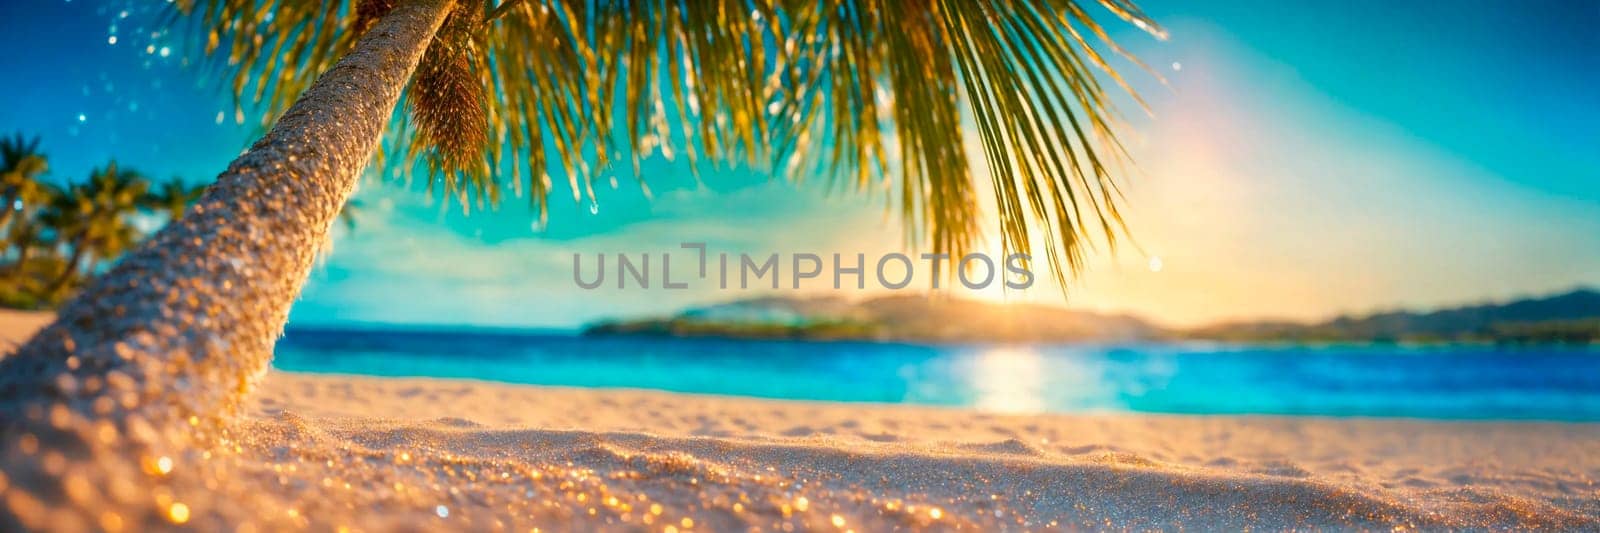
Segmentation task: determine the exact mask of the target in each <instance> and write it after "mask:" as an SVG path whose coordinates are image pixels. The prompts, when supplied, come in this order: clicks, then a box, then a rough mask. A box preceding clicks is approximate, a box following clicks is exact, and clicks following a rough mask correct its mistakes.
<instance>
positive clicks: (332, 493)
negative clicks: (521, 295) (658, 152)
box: [0, 373, 1600, 531]
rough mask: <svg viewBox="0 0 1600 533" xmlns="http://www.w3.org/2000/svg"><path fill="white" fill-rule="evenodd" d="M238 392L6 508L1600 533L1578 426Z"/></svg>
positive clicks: (398, 387) (490, 391) (362, 525)
mask: <svg viewBox="0 0 1600 533" xmlns="http://www.w3.org/2000/svg"><path fill="white" fill-rule="evenodd" d="M251 398H252V400H251V402H250V405H249V406H248V407H247V408H246V410H245V412H243V413H239V414H238V415H237V417H236V418H234V419H233V420H232V421H231V422H230V423H229V424H228V427H227V428H226V429H223V430H219V431H215V432H203V433H205V434H204V435H201V436H198V437H196V442H195V443H194V444H193V445H192V446H191V447H189V448H187V449H183V450H176V451H172V452H170V453H169V455H159V456H148V457H136V458H123V459H122V460H121V463H120V464H131V465H135V466H134V467H132V468H128V469H126V470H131V471H130V472H128V474H126V475H118V476H112V478H113V481H112V482H111V483H110V485H109V486H108V487H106V492H107V493H108V494H112V495H120V496H117V497H118V498H120V500H119V501H123V502H131V503H122V504H119V505H115V506H106V507H105V508H104V509H100V508H98V507H94V508H92V509H90V510H89V512H87V513H76V514H74V513H67V512H63V511H62V509H71V508H73V507H75V506H76V507H78V508H79V509H82V508H83V507H84V506H90V507H93V506H94V505H96V504H93V503H83V502H86V501H88V500H82V501H80V502H79V503H78V504H74V503H73V501H74V498H77V497H76V496H74V494H75V493H92V492H93V491H90V490H87V489H86V488H84V487H78V488H74V483H75V482H74V481H73V480H74V479H85V478H87V477H89V476H75V475H74V474H73V472H82V470H80V469H81V468H85V467H88V468H91V469H92V468H95V467H94V466H93V464H90V465H74V464H71V463H72V460H71V459H66V460H65V461H66V462H67V463H68V464H66V465H65V466H60V467H59V468H56V469H55V470H58V471H63V472H66V473H65V474H64V475H63V476H64V482H63V485H64V487H65V490H64V495H63V496H62V498H63V499H62V500H61V501H40V500H37V499H35V498H34V496H35V495H37V494H39V493H35V494H34V495H25V494H23V493H22V492H19V491H15V490H13V491H10V492H8V493H7V495H6V498H5V502H4V503H5V504H6V505H8V506H9V508H10V510H11V512H13V513H15V514H16V516H18V517H20V518H21V520H23V521H27V522H31V523H35V524H36V525H39V524H43V525H46V526H48V527H51V528H63V529H75V528H82V527H87V528H105V529H113V530H119V529H120V530H141V529H149V528H150V526H156V525H171V524H173V523H182V524H184V525H186V526H194V527H196V528H198V529H203V530H215V529H226V530H242V531H251V530H278V529H289V528H301V527H310V528H312V529H313V530H338V529H339V528H341V527H348V528H351V529H357V530H445V529H448V530H502V529H505V530H517V531H527V530H530V529H532V528H536V527H537V528H543V529H544V530H553V531H566V530H589V529H617V530H638V529H648V530H658V531H671V530H679V531H692V530H748V529H751V528H758V529H761V530H780V531H788V530H826V531H844V530H851V529H854V530H858V531H880V530H895V529H915V528H933V529H966V530H984V531H987V530H995V529H1016V530H1021V529H1030V530H1033V529H1052V528H1061V529H1148V528H1173V527H1180V526H1181V527H1189V528H1199V529H1204V530H1236V529H1239V528H1243V527H1247V526H1248V527H1256V528H1267V529H1286V528H1339V529H1350V528H1355V529H1370V530H1378V529H1385V530H1387V529H1393V528H1395V527H1397V526H1401V527H1412V528H1423V529H1445V528H1463V529H1496V530H1498V529H1507V528H1540V529H1550V528H1553V529H1586V530H1594V529H1596V528H1600V487H1597V486H1596V485H1595V482H1594V480H1595V479H1596V478H1600V425H1594V424H1558V423H1507V422H1489V423H1443V422H1423V421H1409V420H1347V419H1321V418H1296V417H1180V416H1132V415H1127V416H1059V415H1026V416H1024V415H997V414H984V413H978V412H973V411H966V410H953V409H935V408H921V407H907V406H882V405H859V404H838V403H813V402H780V401H766V400H753V399H743V398H728V397H709V396H695V395H681V394H669V393H661V392H648V391H624V390H586V389H566V388H549V387H526V386H516V385H504V384H494V383H484V382H473V381H455V380H441V379H382V378H369V377H353V376H323V375H306V374H293V373H273V374H271V375H269V376H268V377H267V379H266V380H265V382H264V383H263V385H262V386H261V387H260V389H259V390H257V391H255V393H254V394H253V395H252V396H251ZM28 453H30V454H32V456H35V457H39V460H40V461H41V462H44V463H47V466H49V465H48V463H50V462H52V461H56V462H61V461H63V459H61V458H60V457H59V456H57V455H55V454H53V453H52V450H49V449H48V447H47V446H44V445H40V446H39V449H36V450H32V451H29V452H28ZM114 459H115V458H106V457H101V458H100V459H99V461H100V464H110V465H117V464H119V463H118V461H117V460H114ZM47 470H50V468H47ZM0 482H3V479H0ZM0 486H3V484H0ZM12 488H13V489H15V488H16V487H15V486H13V487H12ZM85 515H87V516H91V517H94V518H92V520H93V523H83V522H82V521H81V520H80V521H79V522H72V521H71V520H73V519H74V518H73V517H74V516H85ZM1052 526H1053V527H1052Z"/></svg>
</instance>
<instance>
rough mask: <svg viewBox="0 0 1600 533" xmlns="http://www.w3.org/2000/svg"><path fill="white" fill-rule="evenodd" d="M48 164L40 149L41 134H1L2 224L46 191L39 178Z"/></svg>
mask: <svg viewBox="0 0 1600 533" xmlns="http://www.w3.org/2000/svg"><path fill="white" fill-rule="evenodd" d="M47 167H48V164H47V163H46V162H45V157H44V154H41V153H40V152H39V138H38V137H34V138H33V139H24V138H23V137H22V134H21V133H18V134H16V135H15V136H13V137H11V138H4V137H0V228H3V227H5V225H6V223H8V222H10V221H11V215H12V214H14V213H16V212H17V211H20V210H22V209H23V208H24V206H27V205H34V204H33V202H36V201H38V200H39V199H40V196H41V195H42V194H44V193H43V191H42V190H41V189H42V187H43V185H42V184H40V183H39V181H38V178H39V176H40V175H42V174H44V172H45V170H46V168H47Z"/></svg>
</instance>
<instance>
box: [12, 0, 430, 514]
mask: <svg viewBox="0 0 1600 533" xmlns="http://www.w3.org/2000/svg"><path fill="white" fill-rule="evenodd" d="M448 5H449V2H448V1H447V0H410V1H405V2H400V3H399V5H398V6H397V7H396V8H395V9H394V10H393V11H391V12H390V13H389V14H388V15H386V16H385V17H384V18H383V19H382V20H380V21H379V22H378V24H377V25H376V26H375V27H373V28H372V29H371V30H370V31H368V32H367V33H366V34H365V35H364V36H363V37H361V39H360V40H359V41H358V42H357V43H356V45H355V47H354V49H353V50H352V51H351V52H350V53H349V55H347V56H346V57H344V58H342V59H341V60H340V61H339V62H338V64H337V65H335V66H334V67H333V68H332V69H330V70H329V71H328V72H327V73H324V74H323V75H322V76H321V77H320V78H319V79H318V80H317V82H316V83H315V84H314V85H313V86H312V87H311V88H310V89H308V90H307V91H306V93H305V94H304V95H302V96H301V97H300V99H299V101H297V102H296V103H295V104H294V106H293V107H291V108H290V109H289V110H288V111H287V112H286V113H285V114H284V115H283V117H282V118H281V119H279V121H278V123H277V125H275V126H274V127H273V128H272V130H271V131H270V132H269V133H268V134H267V135H266V137H264V138H262V139H261V140H259V141H257V142H256V143H255V144H254V145H253V146H252V147H251V148H250V150H249V151H248V152H246V153H245V154H244V155H242V156H240V157H239V158H238V159H236V160H234V162H233V163H232V164H231V165H229V167H228V169H227V171H225V172H223V173H222V174H221V175H220V176H218V178H217V182H216V184H214V185H212V186H211V187H210V188H208V189H207V190H206V192H205V194H204V195H203V196H201V198H200V200H199V201H198V202H197V203H196V204H195V206H194V207H192V208H191V210H190V212H189V213H188V215H187V216H184V217H183V218H182V219H180V220H177V221H174V222H173V223H171V224H169V225H168V226H167V227H166V228H165V229H163V230H162V231H160V232H159V233H157V234H156V235H155V236H153V237H152V238H151V239H149V240H147V241H146V242H144V243H143V244H142V245H140V246H139V247H138V248H137V249H136V250H135V251H134V252H132V253H130V254H128V255H127V256H125V257H124V258H123V259H122V261H121V262H120V263H118V264H117V265H116V266H115V267H113V268H112V269H111V270H110V271H109V272H107V273H106V274H105V275H104V276H101V277H100V278H98V279H96V280H94V281H93V282H91V283H90V284H89V285H88V286H87V287H86V288H85V289H84V290H83V291H82V292H81V293H80V294H79V295H78V296H77V297H76V298H74V299H73V300H72V301H71V302H69V303H68V304H67V305H65V306H64V307H62V309H61V311H60V313H59V316H58V318H57V319H56V322H55V323H54V324H52V325H50V326H49V327H47V328H46V329H45V330H43V331H42V332H40V333H39V334H38V335H36V336H35V337H34V338H33V339H32V340H30V341H29V342H28V343H26V344H24V345H23V346H22V347H21V348H20V349H19V350H18V351H17V352H16V353H14V354H12V355H10V356H6V357H4V358H3V359H0V454H3V455H0V467H3V468H4V474H5V477H4V478H0V479H7V480H9V483H6V482H4V481H0V486H4V485H6V484H9V485H10V487H9V488H8V490H28V491H30V492H31V496H29V497H28V498H31V500H30V499H28V498H22V497H20V496H19V498H20V501H23V502H24V503H27V502H28V501H42V502H49V501H51V500H56V501H61V500H63V498H60V497H59V496H60V494H61V492H60V491H61V490H63V486H64V487H66V488H67V489H71V488H72V485H73V483H71V481H72V480H73V476H74V475H83V476H87V477H89V478H91V479H100V480H102V481H104V480H107V479H108V478H109V479H110V480H113V481H119V482H120V481H122V480H119V479H118V477H119V476H120V475H128V474H129V473H128V472H119V471H118V468H119V467H118V466H117V465H114V464H110V463H109V462H110V461H112V460H111V459H108V458H107V457H106V455H114V454H101V453H97V450H108V449H109V450H118V449H121V448H124V447H134V448H139V447H144V448H149V447H171V446H172V445H173V443H177V442H181V441H182V440H183V439H187V438H203V435H201V434H203V433H205V432H206V431H207V429H206V428H214V427H218V426H217V425H216V424H214V423H211V422H209V421H215V420H219V419H220V417H221V416H222V415H225V414H227V413H229V412H231V411H232V410H233V409H234V408H235V406H236V405H237V403H238V400H239V399H240V398H242V397H243V396H244V395H245V394H246V393H248V392H249V391H250V389H251V388H253V386H254V384H255V382H256V380H257V379H258V378H259V376H261V375H262V374H264V373H265V372H266V370H267V368H268V365H269V363H270V362H271V359H272V348H273V344H274V342H275V340H276V339H277V338H278V336H279V335H280V334H281V332H282V330H283V326H284V323H285V322H286V321H287V319H288V315H289V308H290V306H291V305H292V304H293V302H294V300H295V298H296V296H297V295H298V294H299V292H300V289H301V286H302V285H303V284H304V283H305V280H306V277H307V275H308V274H309V271H310V269H311V266H312V263H313V260H314V258H315V255H316V253H317V251H318V249H319V247H321V246H322V244H323V242H324V239H325V238H326V237H327V233H328V231H329V229H330V227H331V225H332V224H333V223H334V221H335V219H336V217H337V215H338V213H339V209H340V207H341V206H342V205H343V204H344V202H345V201H346V200H347V199H348V198H349V196H350V194H351V193H352V192H353V191H354V189H355V187H356V184H357V181H358V179H359V177H360V173H361V171H362V168H363V166H364V165H365V164H366V162H367V161H368V160H369V159H370V158H371V155H372V153H373V151H374V150H375V149H376V148H377V146H378V143H379V140H380V136H381V134H382V132H383V129H384V127H385V125H386V123H387V122H388V119H389V117H390V116H391V114H392V112H393V110H394V108H395V104H396V103H397V101H398V100H399V98H400V93H401V91H402V90H403V88H404V87H405V84H406V82H407V80H408V79H409V78H410V76H411V74H412V72H413V71H414V70H415V69H416V66H417V63H418V61H419V59H420V58H421V57H422V54H423V52H424V51H425V50H426V49H427V47H428V44H429V42H430V41H431V40H432V37H433V34H434V32H435V31H437V30H438V28H439V26H440V25H441V24H442V23H443V21H444V18H445V15H446V14H447V12H448V9H447V7H448ZM41 444H42V446H41ZM41 449H43V450H48V453H61V454H65V455H66V456H68V457H73V456H100V457H99V458H98V460H90V461H86V462H89V463H97V464H93V465H91V467H90V468H88V469H87V470H86V471H83V472H78V473H77V474H74V473H73V472H72V467H71V466H70V465H71V464H72V461H70V460H69V461H68V465H69V466H68V467H65V468H64V469H63V468H55V467H54V466H53V465H52V461H41V460H40V457H39V456H40V455H41V454H45V453H47V452H44V451H40V450H41ZM130 452H131V453H130ZM134 453H137V452H135V451H133V450H128V451H127V452H124V453H122V455H132V454H134ZM124 466H125V467H126V466H127V465H124ZM130 468H133V470H134V472H132V475H134V476H135V477H138V468H137V465H134V466H132V467H130ZM63 470H64V471H63ZM62 479H66V480H67V481H68V482H69V483H67V484H66V485H62V482H61V480H62ZM114 485H115V484H113V487H112V489H114V488H115V486H114ZM91 486H96V487H97V486H98V485H97V484H94V483H91ZM112 489H106V490H107V493H106V494H101V498H92V499H91V500H100V503H101V504H102V505H101V507H102V508H103V507H104V505H105V504H112V505H113V506H114V505H115V503H116V501H118V500H121V499H123V498H119V497H116V494H112V493H115V492H116V491H115V490H112ZM135 492H136V491H135ZM19 494H21V493H19ZM66 494H67V495H68V496H73V497H72V498H66V500H77V499H80V498H78V497H77V496H74V495H73V494H72V493H71V491H68V492H67V493H66ZM136 496H137V495H136ZM8 501H9V500H8ZM75 503H76V505H77V506H79V508H80V509H82V508H84V507H85V506H87V504H86V503H85V502H75ZM146 506H148V505H146ZM27 508H29V507H28V506H26V505H25V506H23V507H22V509H27ZM34 518H37V517H34ZM54 518H55V517H51V519H54ZM31 521H32V520H30V516H29V515H28V514H27V513H25V512H23V511H21V510H19V508H18V507H17V506H15V505H12V506H9V507H8V506H5V505H0V529H8V528H7V527H4V526H6V525H7V524H10V525H23V526H30V525H31V526H33V527H37V526H38V524H29V522H31Z"/></svg>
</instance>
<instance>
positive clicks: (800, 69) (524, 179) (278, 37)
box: [176, 0, 1163, 281]
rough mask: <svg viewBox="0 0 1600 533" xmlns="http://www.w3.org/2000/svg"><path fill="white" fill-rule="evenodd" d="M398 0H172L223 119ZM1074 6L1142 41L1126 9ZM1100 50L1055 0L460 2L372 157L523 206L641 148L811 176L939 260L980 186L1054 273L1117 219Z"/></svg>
mask: <svg viewBox="0 0 1600 533" xmlns="http://www.w3.org/2000/svg"><path fill="white" fill-rule="evenodd" d="M401 1H405V0H344V1H326V2H324V1H320V0H180V1H178V2H177V3H176V5H177V8H178V9H177V13H178V14H180V15H185V16H187V18H188V19H189V20H191V21H194V22H196V23H197V24H196V25H195V26H194V28H195V33H196V35H203V36H204V39H203V44H202V45H201V47H202V49H203V50H204V51H205V52H206V53H207V54H208V55H210V56H211V57H213V58H215V60H214V62H213V65H214V66H215V67H217V68H225V69H227V70H228V71H231V76H232V77H231V80H232V85H231V90H232V93H233V94H234V96H235V98H236V101H238V102H239V105H240V108H241V110H242V109H243V108H244V107H246V106H258V107H257V108H258V109H261V110H263V111H264V116H266V117H272V116H275V115H276V114H277V113H279V112H281V111H282V110H284V109H286V108H287V107H288V105H289V104H290V103H292V102H293V101H294V99H295V98H296V97H297V96H298V95H299V93H300V92H301V91H303V90H304V89H305V88H306V87H307V86H309V84H310V83H311V82H312V81H313V80H315V78H316V76H317V75H318V74H320V73H321V72H323V71H325V70H326V69H327V68H329V67H330V66H331V65H332V63H333V62H334V61H335V60H336V59H337V58H339V57H340V56H342V55H343V54H344V53H345V52H346V51H348V50H349V48H350V46H351V44H352V43H353V42H354V39H355V38H356V37H357V36H359V34H360V33H361V32H362V31H365V30H366V29H367V28H368V27H370V26H371V24H372V21H374V20H376V17H381V16H382V14H383V13H385V12H386V11H387V10H388V9H389V8H391V7H392V6H393V5H394V3H395V2H401ZM1095 4H1097V5H1098V6H1100V7H1101V8H1103V9H1105V10H1106V11H1107V12H1109V13H1110V14H1111V15H1112V16H1115V17H1117V18H1120V19H1122V20H1124V21H1127V22H1130V23H1132V24H1134V25H1136V26H1138V27H1139V28H1142V29H1145V30H1147V31H1149V32H1151V33H1153V34H1155V35H1157V36H1162V35H1163V33H1162V30H1161V29H1160V28H1159V27H1158V26H1157V25H1156V24H1155V23H1154V22H1153V21H1152V20H1150V18H1149V17H1147V16H1146V15H1145V14H1144V13H1143V12H1142V11H1140V10H1139V9H1138V8H1137V7H1136V6H1134V5H1133V4H1132V3H1131V2H1128V1H1125V0H1098V1H1096V2H1095ZM269 15H270V16H269ZM199 40H200V39H197V41H199ZM1111 55H1120V56H1124V57H1127V58H1128V59H1130V60H1132V62H1133V64H1136V65H1139V66H1141V67H1142V64H1139V63H1138V62H1137V60H1136V59H1133V58H1132V57H1131V56H1129V55H1128V54H1127V53H1126V52H1125V51H1124V50H1123V49H1122V48H1121V47H1120V46H1118V45H1117V43H1115V42H1114V41H1113V40H1112V39H1111V38H1110V36H1109V33H1108V32H1107V30H1106V29H1105V28H1104V27H1103V26H1102V25H1101V24H1100V23H1099V22H1097V21H1096V20H1095V18H1094V17H1093V16H1091V15H1090V14H1089V13H1088V11H1087V9H1085V6H1083V5H1080V3H1079V2H1077V1H1074V0H1046V1H1021V0H1000V1H981V0H937V1H929V2H899V1H890V0H844V1H840V2H809V1H801V0H715V1H687V0H641V1H629V2H623V1H614V0H613V1H605V0H505V1H504V2H503V3H499V4H490V3H478V2H467V1H463V2H461V3H460V4H458V5H457V6H456V11H455V12H454V13H453V14H452V15H451V17H450V19H449V21H447V22H446V24H445V27H444V28H443V29H441V30H440V32H439V33H438V35H437V36H436V38H435V42H434V43H433V45H432V46H430V47H429V49H428V52H427V54H426V56H425V57H424V59H423V62H422V64H421V66H420V67H419V68H418V72H417V74H416V75H415V77H414V78H413V80H412V83H411V86H410V87H409V89H408V90H407V93H406V96H405V98H404V101H405V104H404V105H403V106H401V110H399V111H397V115H396V117H397V120H396V121H395V127H393V128H391V131H390V134H389V136H388V142H387V143H386V146H385V149H384V150H383V152H382V153H381V154H380V155H379V160H380V162H382V163H384V165H383V168H385V169H386V170H385V172H384V173H385V174H387V175H391V176H401V177H403V176H407V175H409V173H410V171H411V169H412V168H413V167H414V166H415V162H417V161H422V162H423V163H425V164H424V165H422V168H423V169H426V171H427V173H428V176H429V180H430V183H431V184H433V185H434V186H436V187H438V188H440V189H442V190H443V191H444V193H445V194H446V195H448V196H451V197H454V198H457V199H458V200H459V201H460V202H461V204H462V206H463V208H464V209H465V208H469V207H471V206H473V205H479V206H482V205H485V204H491V205H492V204H494V203H496V202H498V201H499V199H500V197H501V195H502V194H501V188H502V187H510V188H511V189H512V192H513V193H514V194H518V195H526V196H527V197H528V198H529V201H530V202H531V203H532V205H533V206H534V207H536V208H537V209H538V210H539V213H540V217H541V218H542V217H544V216H545V214H544V213H545V209H544V207H545V202H546V200H547V195H548V193H549V190H550V187H551V181H552V180H551V176H550V175H551V174H552V173H554V174H558V175H564V176H565V177H566V179H567V181H568V184H569V186H570V187H571V189H572V191H573V195H574V199H575V200H580V199H582V197H583V196H585V195H586V196H588V197H589V199H590V200H591V201H592V200H593V195H594V192H593V181H594V178H595V177H596V176H597V175H599V174H600V172H601V171H602V170H605V169H609V168H611V167H612V166H613V165H615V164H617V163H619V162H623V161H627V162H628V163H630V164H631V166H632V168H633V170H634V173H635V175H636V176H637V175H638V168H639V161H640V159H641V158H643V157H646V156H648V155H650V154H653V153H660V154H661V155H664V156H667V157H673V156H675V155H676V154H678V153H680V151H681V153H682V154H683V155H684V156H686V157H687V158H688V161H689V163H690V167H691V168H692V169H695V170H696V172H698V171H699V169H700V167H701V166H703V165H706V164H745V165H753V166H756V167H760V168H767V169H770V170H771V171H772V172H774V173H775V174H779V175H781V176H783V177H785V178H788V179H794V180H798V179H801V178H802V177H803V176H806V175H809V174H819V173H820V174H821V175H824V176H827V177H829V178H830V179H831V180H832V181H833V183H835V184H836V185H837V186H839V187H842V188H845V189H848V190H854V191H862V192H871V193H881V194H885V195H886V196H885V197H886V199H887V200H888V201H889V202H890V205H891V206H892V209H894V210H895V211H896V212H898V213H899V214H900V216H901V218H902V219H903V220H904V221H905V222H906V227H907V230H908V231H907V235H908V239H909V241H910V242H911V243H912V244H914V245H919V246H926V247H928V248H931V250H932V251H933V252H935V253H947V254H955V255H959V254H962V253H965V252H968V251H971V250H972V249H973V248H974V247H975V246H976V244H977V240H978V238H979V236H980V235H981V234H982V231H983V229H984V214H983V213H981V212H980V211H982V209H981V208H980V205H981V202H980V193H979V191H980V190H982V189H983V188H985V187H986V188H988V189H989V193H988V194H990V195H991V196H992V198H993V209H994V213H993V214H992V215H993V216H994V220H995V221H996V222H997V225H996V229H997V230H998V233H999V236H1000V243H999V244H1000V245H1001V246H1002V247H1003V248H1004V249H1005V250H1006V251H1008V252H1021V253H1030V254H1032V253H1034V252H1035V250H1034V246H1035V245H1040V246H1043V249H1042V250H1039V252H1042V254H1043V255H1044V256H1046V257H1047V258H1048V259H1049V261H1050V262H1051V264H1052V266H1053V267H1054V269H1053V270H1054V271H1055V273H1056V275H1057V276H1058V278H1060V279H1061V280H1063V281H1064V279H1065V276H1066V275H1068V274H1070V273H1072V272H1076V271H1077V270H1079V269H1080V268H1081V267H1082V265H1083V262H1084V260H1085V257H1086V253H1087V251H1088V250H1090V249H1092V248H1093V247H1094V246H1095V245H1096V243H1104V244H1105V245H1106V246H1107V247H1108V248H1112V249H1114V248H1115V246H1116V244H1117V241H1118V235H1119V234H1123V233H1125V229H1124V228H1123V222H1122V214H1121V208H1120V205H1121V196H1120V192H1119V191H1118V189H1117V185H1116V180H1115V175H1114V169H1116V168H1118V167H1119V166H1121V164H1122V163H1125V162H1126V159H1127V154H1126V152H1125V150H1124V149H1123V148H1122V146H1121V145H1120V144H1119V143H1118V142H1117V138H1116V135H1115V132H1116V131H1117V129H1118V127H1117V124H1118V123H1119V117H1118V114H1117V110H1116V109H1115V106H1114V105H1113V103H1112V101H1113V99H1114V97H1115V96H1114V94H1113V93H1112V91H1109V90H1108V89H1107V85H1108V84H1115V85H1117V87H1118V91H1120V92H1126V93H1130V94H1131V93H1132V90H1131V89H1130V88H1129V85H1128V83H1127V82H1126V81H1125V80H1124V78H1123V77H1122V76H1121V75H1120V74H1119V73H1118V72H1117V71H1116V70H1115V69H1114V68H1113V67H1112V66H1111V65H1110V62H1109V60H1108V59H1107V58H1108V57H1109V56H1111ZM1146 70H1149V69H1146ZM1132 96H1133V101H1134V102H1136V103H1138V104H1139V105H1140V106H1143V102H1142V101H1140V100H1138V96H1137V95H1132ZM674 125H676V127H674ZM969 136H970V137H971V138H972V139H973V140H975V141H976V143H977V144H978V145H979V146H981V148H982V159H983V160H982V162H981V163H977V164H981V165H982V166H983V167H984V168H986V169H987V171H988V176H989V179H988V180H987V182H985V181H984V180H980V179H978V178H977V177H975V172H974V170H975V163H974V162H972V161H969V160H968V159H969V158H968V152H967V150H966V146H967V142H966V141H967V139H968V138H969ZM385 155H387V157H385ZM397 156H398V157H397ZM549 156H553V157H549ZM640 183H641V185H643V183H644V182H643V179H642V177H641V178H640ZM647 192H648V190H647Z"/></svg>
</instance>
